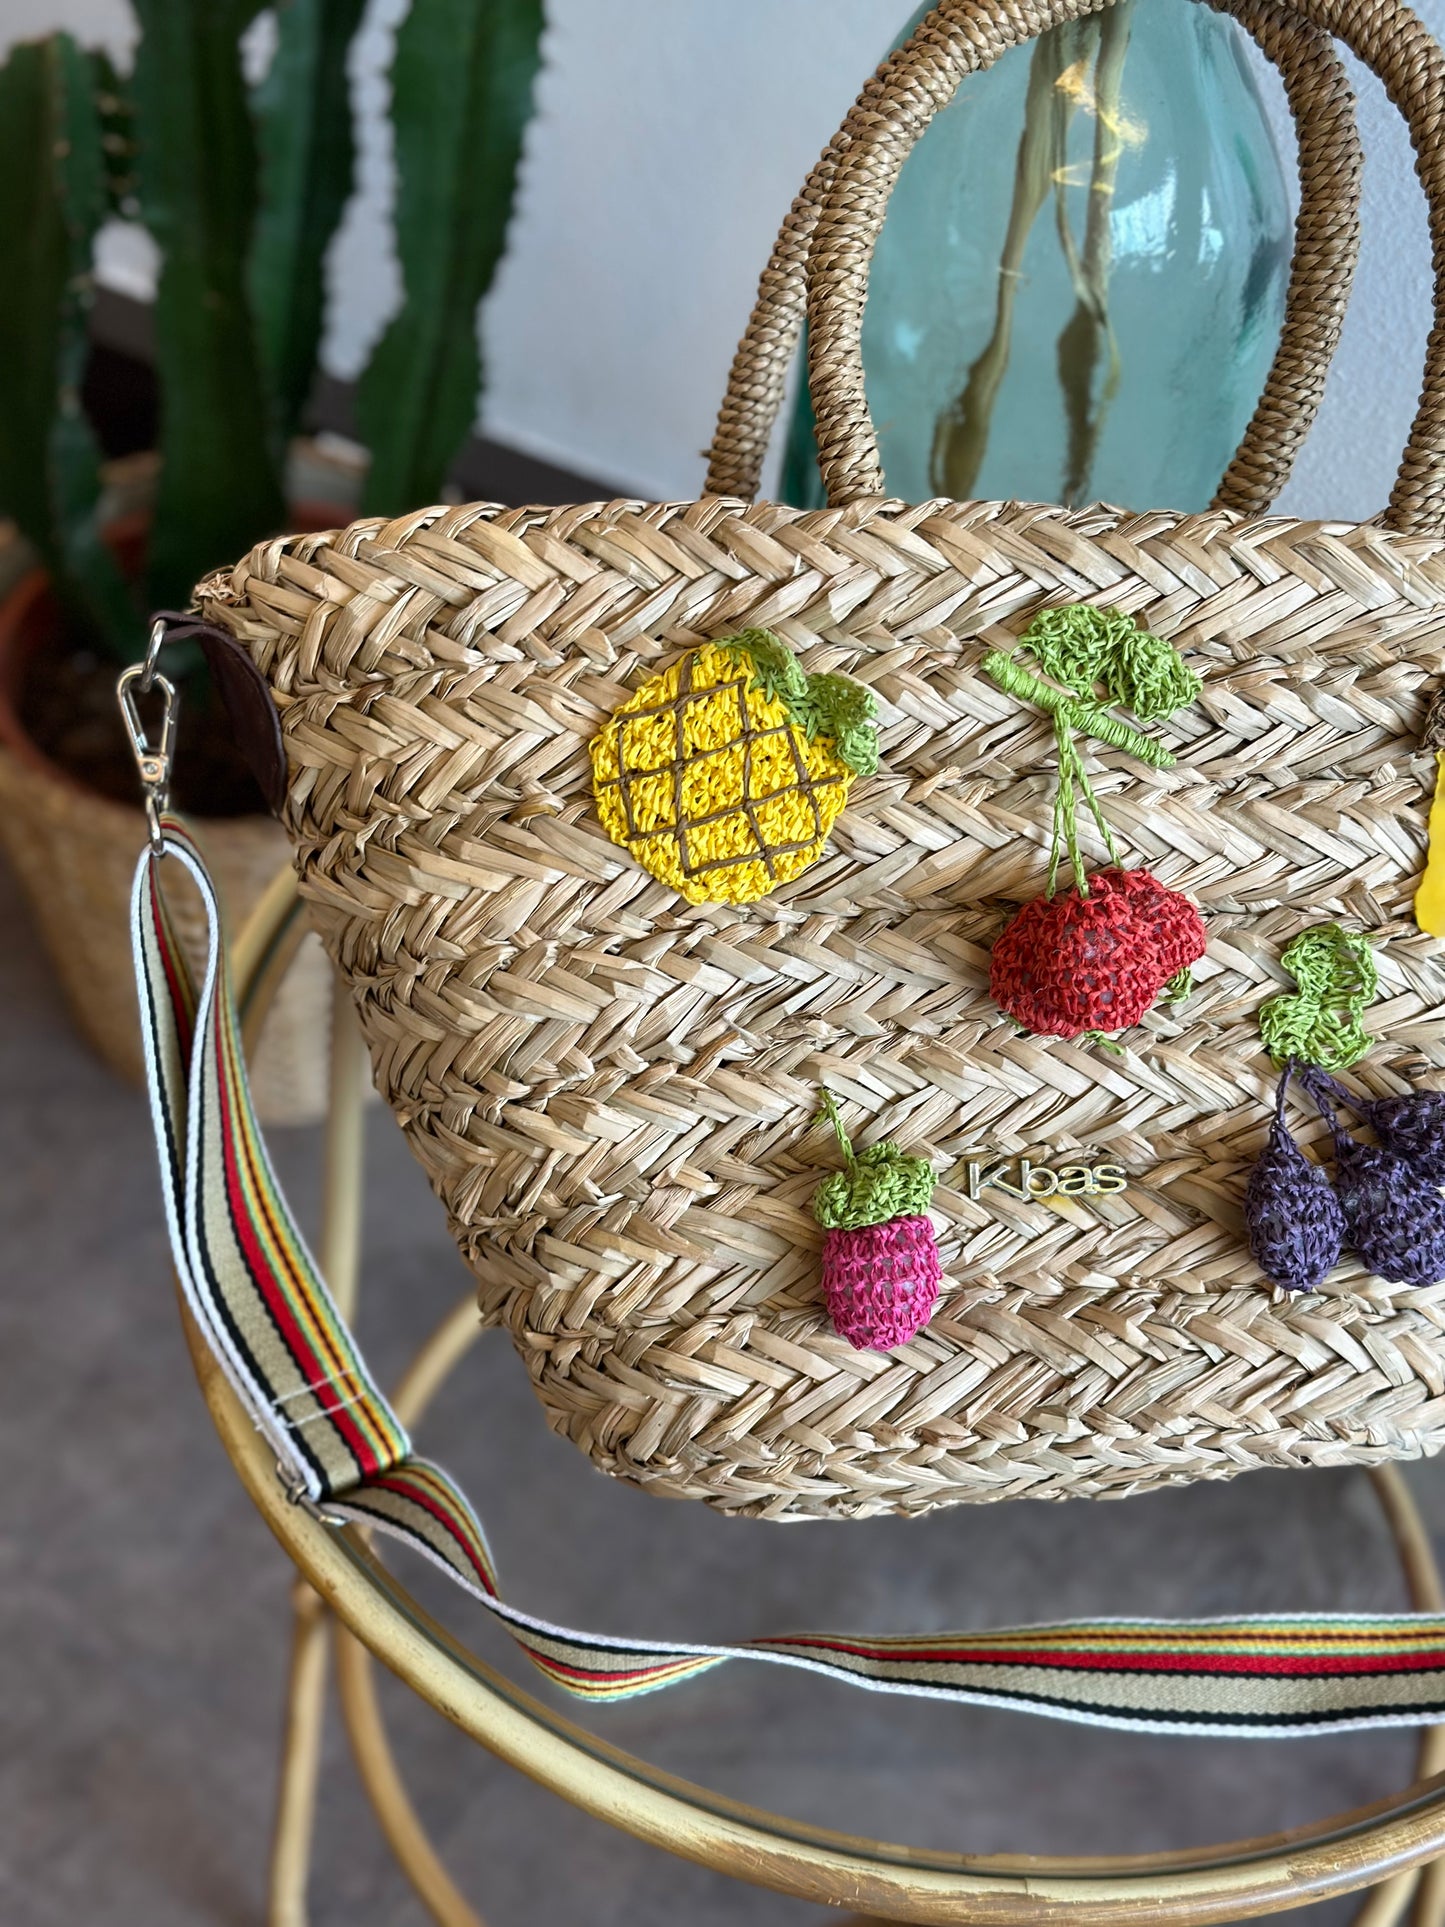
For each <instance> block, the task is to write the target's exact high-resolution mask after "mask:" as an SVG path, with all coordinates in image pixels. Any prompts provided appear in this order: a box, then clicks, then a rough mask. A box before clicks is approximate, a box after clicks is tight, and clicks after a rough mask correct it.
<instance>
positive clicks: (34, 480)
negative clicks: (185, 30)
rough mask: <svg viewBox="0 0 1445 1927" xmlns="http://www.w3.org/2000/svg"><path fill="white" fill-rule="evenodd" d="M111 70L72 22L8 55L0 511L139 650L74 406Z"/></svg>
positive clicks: (1, 94)
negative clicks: (79, 41) (100, 520)
mask: <svg viewBox="0 0 1445 1927" xmlns="http://www.w3.org/2000/svg"><path fill="white" fill-rule="evenodd" d="M110 78H111V77H110V75H109V72H108V69H107V68H106V67H105V66H104V65H103V64H102V63H101V62H100V61H99V60H98V59H97V57H96V56H95V55H93V54H89V53H86V52H83V51H82V50H81V48H79V47H78V46H77V45H76V43H75V41H74V40H72V39H71V37H70V35H69V34H65V33H57V34H54V35H52V36H51V38H50V39H49V40H43V41H39V42H33V43H30V44H23V43H22V44H21V45H19V46H17V47H14V48H12V50H11V53H10V57H9V59H8V60H7V61H6V62H5V65H4V66H3V67H0V285H3V286H4V288H5V291H6V292H5V299H4V301H3V302H0V512H3V513H5V514H7V515H9V516H11V517H12V518H13V520H14V521H15V522H16V523H17V524H18V526H19V528H20V530H21V532H22V533H23V534H24V535H25V537H26V538H27V539H28V541H29V542H30V543H31V545H32V546H33V547H34V549H35V551H36V553H37V554H38V555H39V557H40V559H41V561H42V562H43V563H44V564H45V567H46V568H47V569H48V570H49V572H50V575H51V578H52V580H53V581H54V582H55V584H56V586H57V588H58V589H59V591H60V594H61V599H62V601H63V603H64V605H65V609H66V613H67V615H68V616H69V618H70V620H71V622H72V623H73V624H75V625H76V626H77V627H78V628H80V629H82V630H83V631H85V632H86V633H88V634H90V635H95V634H101V635H108V636H112V637H114V638H115V639H116V640H117V642H118V643H119V645H120V646H121V647H122V648H124V649H127V650H133V649H134V647H135V646H136V643H137V641H138V639H139V638H140V637H141V633H142V632H141V626H140V612H139V610H138V608H137V607H136V605H135V604H134V602H133V601H132V599H131V597H130V595H129V593H128V591H127V589H126V586H125V584H124V582H123V581H122V579H121V574H120V570H119V569H118V568H117V567H116V564H115V562H114V561H113V560H112V558H111V556H110V554H109V552H108V551H107V549H106V548H105V545H104V544H103V543H102V542H101V541H100V539H99V535H98V531H97V528H96V520H95V508H96V503H97V500H98V498H99V495H100V472H99V464H98V460H97V452H96V445H95V438H94V435H93V434H92V432H91V428H90V424H89V422H88V421H87V420H86V418H85V415H84V412H83V411H82V408H81V405H80V384H81V377H82V374H83V372H84V367H85V359H86V353H87V341H86V324H87V317H88V313H89V308H90V294H91V250H92V247H93V244H94V240H95V236H96V232H97V230H98V229H99V227H100V225H101V223H102V221H104V220H105V218H106V215H107V213H108V212H109V210H110V207H111V204H112V191H113V190H112V181H111V175H110V171H109V168H108V164H107V159H106V153H105V133H106V127H107V117H108V111H111V110H108V109H107V107H106V106H105V105H104V104H103V102H102V101H101V99H100V98H99V96H100V95H101V93H102V90H103V89H104V88H105V87H106V86H107V85H108V84H109V82H110Z"/></svg>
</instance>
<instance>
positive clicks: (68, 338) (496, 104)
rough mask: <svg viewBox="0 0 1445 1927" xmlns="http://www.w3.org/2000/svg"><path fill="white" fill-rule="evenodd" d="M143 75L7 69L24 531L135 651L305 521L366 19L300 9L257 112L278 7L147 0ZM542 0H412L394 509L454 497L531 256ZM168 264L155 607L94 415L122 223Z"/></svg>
mask: <svg viewBox="0 0 1445 1927" xmlns="http://www.w3.org/2000/svg"><path fill="white" fill-rule="evenodd" d="M135 8H136V13H137V16H138V18H139V21H140V26H141V39H140V43H139V47H138V51H137V55H136V61H135V71H134V73H133V75H132V76H131V79H130V82H129V98H127V94H126V83H125V82H123V81H121V80H120V79H118V77H117V76H116V75H115V74H114V73H113V71H112V70H111V69H110V67H109V65H108V63H107V62H106V61H105V60H104V59H103V57H102V56H100V55H97V54H93V53H89V52H86V51H84V50H83V49H81V48H80V47H78V46H77V45H76V43H75V42H74V41H73V40H72V39H71V38H70V36H68V35H66V34H55V35H52V36H51V37H50V38H49V39H48V40H45V41H40V42H35V43H29V44H21V45H18V46H16V47H15V48H13V49H12V50H11V53H10V56H9V58H8V60H7V61H6V62H5V64H4V66H3V67H0V273H3V274H4V285H5V287H6V290H7V298H6V302H5V303H4V304H3V307H0V515H9V516H12V517H13V518H14V520H15V521H16V522H17V523H18V524H19V526H20V527H21V529H22V531H23V532H24V534H25V535H26V536H27V537H28V538H29V540H30V541H31V543H32V545H33V546H34V547H35V549H36V550H37V552H38V554H39V557H40V559H41V561H42V562H43V564H44V566H45V568H46V569H47V571H48V573H49V574H50V576H51V579H52V582H53V584H54V586H55V588H56V590H57V593H58V595H59V597H60V599H61V602H62V604H63V605H64V607H65V609H66V611H67V614H68V616H69V617H70V620H71V626H72V629H74V630H78V631H85V632H86V634H87V639H88V640H99V641H100V642H101V643H102V644H103V645H104V646H105V648H106V651H107V653H108V654H110V655H111V656H112V657H114V658H118V659H121V660H130V659H133V657H134V655H135V654H136V652H137V649H138V647H139V644H140V642H141V640H142V638H143V633H144V632H143V625H142V614H141V611H142V607H143V601H144V604H148V605H150V606H157V605H161V604H175V603H177V602H183V601H184V600H185V598H186V597H187V596H188V595H189V592H190V589H191V587H192V585H193V584H194V582H195V581H196V579H197V578H198V577H199V576H200V575H202V574H203V573H204V572H205V571H206V570H208V569H210V568H213V567H216V566H218V565H220V564H222V563H224V562H227V561H229V560H230V559H232V558H233V557H234V556H235V555H236V554H238V553H240V552H241V551H242V550H243V549H245V547H246V546H247V545H248V544H249V543H251V542H254V541H256V540H258V539H259V538H260V537H262V536H264V535H266V534H268V533H271V532H272V531H274V530H276V529H279V528H281V527H282V526H283V525H284V523H285V520H286V515H285V507H284V498H283V494H282V478H283V473H284V458H285V452H286V445H287V443H288V441H289V440H290V438H291V437H292V436H294V434H295V433H296V432H297V430H298V428H299V426H300V425H301V422H302V418H303V413H304V409H305V407H306V403H307V400H308V397H309V394H310V391H311V388H312V386H313V383H314V378H315V374H316V367H317V356H318V346H319V341H320V335H321V327H322V311H323V279H322V277H323V261H324V256H325V253H326V249H327V245H328V243H329V241H330V238H331V235H332V233H333V232H334V230H335V228H336V225H337V223H338V221H339V220H340V217H341V211H342V209H343V207H344V205H345V202H346V200H347V198H348V196H349V194H350V191H351V177H352V165H353V139H352V128H351V113H350V105H349V100H348V94H347V84H346V73H345V67H346V54H347V49H348V47H349V44H350V41H351V38H352V36H353V34H354V33H355V31H356V28H357V26H358V24H359V21H360V18H361V15H362V13H363V11H364V0H279V4H277V5H276V6H275V8H274V12H275V15H276V46H275V53H274V57H273V59H272V62H271V65H270V68H269V70H268V72H267V74H266V76H265V78H264V80H263V81H262V82H261V84H260V86H259V87H258V88H257V89H256V91H255V93H254V95H248V91H247V88H246V84H245V79H244V75H243V71H242V61H241V48H240V41H241V36H242V34H243V33H244V31H245V30H246V28H247V27H248V26H249V25H250V23H251V21H252V20H253V19H254V18H255V17H256V15H257V14H258V13H260V12H261V10H262V0H135ZM541 32H542V8H541V0H412V5H411V8H410V12H409V14H408V16H407V18H406V19H405V21H404V23H403V25H402V28H401V30H400V33H399V36H398V44H397V53H396V63H395V76H394V79H395V84H394V89H393V108H392V118H393V123H394V129H395V139H396V151H397V156H398V167H399V172H400V177H401V178H400V193H399V203H400V205H399V225H400V237H399V249H400V253H401V256H402V265H403V272H404V280H405V301H404V304H403V307H402V310H401V313H400V314H399V315H398V317H397V319H396V321H395V322H394V323H393V324H392V326H391V328H390V329H388V331H387V333H386V335H385V337H384V339H383V340H382V342H381V343H380V345H379V347H378V349H377V353H376V356H375V366H374V369H373V371H372V372H371V373H370V374H369V375H368V376H366V377H364V378H363V388H362V394H361V396H360V397H359V402H358V412H359V414H360V416H361V418H362V421H363V426H364V429H365V430H366V431H367V432H368V433H369V434H370V436H371V437H372V439H373V443H374V453H375V464H374V466H375V475H374V479H373V481H372V483H371V485H370V489H369V495H370V497H371V499H373V500H376V501H384V502H385V503H386V504H387V505H388V506H392V507H395V506H402V505H408V504H409V503H410V502H413V501H415V500H418V499H422V498H425V497H428V496H435V495H436V494H437V493H439V491H440V488H441V485H442V482H443V480H444V479H445V473H446V469H447V466H448V464H449V463H450V461H451V459H452V457H453V456H454V455H455V453H456V451H457V449H458V448H459V447H460V445H461V443H462V442H463V441H464V440H465V438H466V435H467V433H468V431H469V429H470V427H471V423H472V420H473V416H474V413H475V406H476V394H477V388H478V385H479V381H480V367H479V362H478V356H477V350H476V341H475V309H476V305H477V302H478V301H479V300H480V299H481V297H482V295H483V294H484V293H485V292H486V290H487V288H488V286H489V285H490V283H491V279H492V276H493V274H494V272H495V269H496V265H497V262H498V260H499V259H500V256H501V253H502V250H503V247H504V245H505V240H506V231H507V225H508V221H509V218H510V213H511V207H512V201H513V197H514V189H515V180H516V173H517V166H518V159H519V154H520V148H521V139H522V132H523V129H524V127H525V124H526V121H527V118H528V116H529V114H530V112H531V100H532V82H533V78H534V76H535V73H536V69H537V64H538V47H539V42H540V38H541ZM117 211H121V212H127V213H129V212H132V211H138V212H139V214H140V217H141V219H142V220H143V221H144V222H145V224H146V226H147V227H148V228H149V230H150V232H151V234H152V236H153V237H154V239H155V241H156V243H157V245H158V248H159V251H160V257H161V269H160V276H159V285H158V287H157V292H156V302H155V332H156V368H157V374H158V377H159V385H160V391H161V436H160V440H161V456H162V462H161V477H160V484H159V498H158V501H157V505H156V513H155V519H154V526H153V529H152V534H151V540H150V553H149V558H148V572H147V580H146V583H145V595H144V599H143V601H142V598H140V597H139V596H135V595H133V594H132V593H131V592H130V591H129V590H128V589H127V587H126V585H125V583H124V582H123V580H122V578H121V575H120V571H119V570H118V568H117V567H116V565H115V563H114V561H113V560H112V558H111V557H110V555H109V553H108V551H107V549H106V547H105V544H104V542H103V541H102V539H101V535H100V529H99V525H98V519H97V505H98V502H99V498H100V478H99V463H98V454H97V449H96V445H95V440H94V437H93V435H92V433H91V430H90V427H89V424H88V423H87V421H86V419H85V416H84V413H83V411H82V409H81V406H80V380H81V375H82V372H83V369H84V364H85V359H86V355H87V352H88V350H87V338H86V329H87V317H88V310H89V305H90V295H91V261H92V253H93V245H94V241H95V236H96V233H97V230H98V229H99V227H100V225H101V223H102V222H103V221H104V220H105V219H106V217H107V215H108V214H110V213H113V212H117Z"/></svg>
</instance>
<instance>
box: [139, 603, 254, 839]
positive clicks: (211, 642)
mask: <svg viewBox="0 0 1445 1927" xmlns="http://www.w3.org/2000/svg"><path fill="white" fill-rule="evenodd" d="M154 619H155V620H156V621H157V622H164V623H165V625H166V641H167V642H183V641H185V640H186V639H187V638H188V637H194V638H195V640H196V641H197V642H199V643H200V645H201V650H202V653H203V654H204V656H205V658H206V666H207V667H208V668H209V670H210V672H211V675H212V677H213V678H214V680H215V684H216V688H217V691H218V692H219V694H220V698H221V701H222V702H223V703H224V704H225V707H226V714H227V716H228V717H229V718H230V720H231V727H232V728H233V729H234V730H235V732H236V741H237V743H238V744H239V746H240V750H241V754H242V755H243V756H244V757H245V759H246V762H247V764H248V765H249V767H250V770H251V774H252V775H253V776H254V777H255V779H256V783H257V786H258V787H259V789H260V791H261V794H262V796H263V797H264V798H265V799H266V807H267V809H269V810H270V812H271V814H272V815H273V816H279V815H280V814H281V811H282V809H283V807H284V806H285V802H286V749H285V745H284V744H283V742H282V740H281V718H280V717H279V716H278V715H277V713H276V705H275V703H274V702H272V700H271V691H270V690H269V688H267V686H266V678H265V677H264V676H263V675H262V674H261V671H260V670H259V669H258V668H257V667H256V664H255V663H254V661H253V660H252V658H251V656H250V654H249V652H248V651H247V650H246V649H245V647H244V646H243V645H242V644H241V643H239V642H238V641H237V640H236V638H235V637H234V636H233V635H230V634H228V633H227V631H226V630H224V629H220V628H217V626H216V625H215V623H213V622H202V620H201V619H200V617H199V616H196V615H187V614H182V613H180V612H178V611H176V610H173V609H162V610H159V611H158V612H157V614H156V616H155V618H154Z"/></svg>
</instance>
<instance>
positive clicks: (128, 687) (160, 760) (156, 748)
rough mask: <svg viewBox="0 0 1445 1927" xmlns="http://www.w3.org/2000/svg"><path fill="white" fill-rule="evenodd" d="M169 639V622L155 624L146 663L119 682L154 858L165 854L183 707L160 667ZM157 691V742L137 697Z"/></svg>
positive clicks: (124, 673) (134, 667)
mask: <svg viewBox="0 0 1445 1927" xmlns="http://www.w3.org/2000/svg"><path fill="white" fill-rule="evenodd" d="M165 639H166V625H165V623H164V622H163V621H159V622H154V623H152V624H151V634H150V641H149V643H148V644H147V646H146V653H145V661H144V662H139V663H132V664H131V666H130V668H129V669H124V670H122V671H121V674H120V678H119V680H118V682H117V683H116V695H117V697H118V698H119V700H120V713H121V715H122V717H123V718H124V719H125V733H126V735H127V736H128V737H129V738H130V746H131V751H132V754H133V755H134V756H135V763H136V769H137V770H138V771H139V773H140V786H141V800H142V802H143V804H144V805H145V813H146V824H147V827H148V828H149V830H150V839H151V854H152V855H153V856H163V855H164V854H165V847H166V845H165V832H164V830H163V829H162V827H161V817H162V815H163V814H164V813H165V811H166V809H167V808H168V807H169V805H170V792H171V766H172V763H173V761H174V758H175V750H176V714H177V712H178V710H179V709H180V706H181V699H180V695H179V693H178V692H177V690H176V686H175V684H174V683H173V682H172V681H171V680H170V678H169V677H168V676H163V675H162V674H161V672H160V668H159V662H160V653H161V645H162V643H163V642H164V641H165ZM153 689H154V690H159V692H160V697H161V705H162V707H161V721H160V735H159V736H158V738H157V739H156V741H155V742H154V743H153V742H152V741H151V739H150V737H149V736H148V735H147V734H146V726H145V724H144V723H143V722H142V721H141V714H140V709H139V707H138V706H137V702H136V698H137V697H139V696H148V695H149V694H150V692H151V691H152V690H153Z"/></svg>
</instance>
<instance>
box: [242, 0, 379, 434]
mask: <svg viewBox="0 0 1445 1927" xmlns="http://www.w3.org/2000/svg"><path fill="white" fill-rule="evenodd" d="M365 5H366V0H282V4H281V5H279V6H278V7H277V9H276V23H277V38H276V53H275V57H274V58H273V60H272V62H271V65H270V68H269V69H268V71H267V73H266V77H265V79H264V80H263V81H262V83H261V85H260V86H259V87H258V88H257V89H256V92H255V95H254V97H253V102H252V105H253V108H254V113H255V122H256V147H257V153H258V156H259V161H260V206H259V209H258V211H257V217H256V228H255V234H254V237H253V239H252V243H251V258H250V261H249V264H248V286H249V291H250V297H251V311H252V314H253V315H254V317H255V323H256V348H257V353H258V354H259V356H260V359H261V367H262V371H263V374H264V377H265V381H266V385H267V388H268V389H269V391H270V397H271V407H272V426H273V431H274V433H275V437H276V441H277V445H278V450H284V448H285V445H286V443H287V442H288V441H289V440H290V438H291V437H292V436H293V435H294V434H295V433H296V432H297V430H298V428H299V427H300V425H301V411H302V410H303V408H305V406H306V402H307V399H308V397H309V396H310V393H311V386H312V382H313V381H314V379H315V375H316V361H317V353H318V350H319V347H320V341H321V325H322V316H323V308H324V289H323V281H322V271H323V267H324V264H325V257H326V249H327V244H328V243H329V242H330V240H331V237H332V235H333V234H334V233H335V231H336V225H337V223H338V221H339V220H340V219H341V211H342V209H343V207H344V206H345V205H346V201H347V198H348V196H349V195H350V193H351V177H352V168H353V164H354V160H355V152H356V147H355V140H354V138H353V134H352V125H351V100H350V95H349V92H348V88H347V77H346V54H347V49H348V48H349V47H350V45H351V41H352V37H353V35H354V34H355V32H356V29H357V27H358V26H359V25H360V22H361V16H362V13H363V12H364V11H365Z"/></svg>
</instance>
